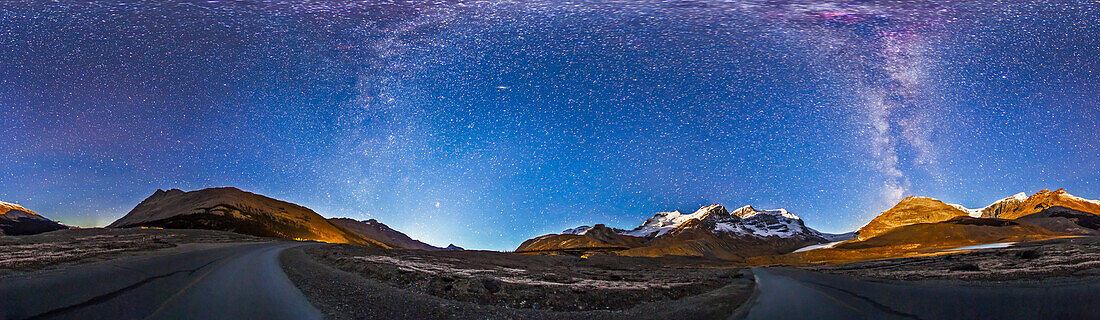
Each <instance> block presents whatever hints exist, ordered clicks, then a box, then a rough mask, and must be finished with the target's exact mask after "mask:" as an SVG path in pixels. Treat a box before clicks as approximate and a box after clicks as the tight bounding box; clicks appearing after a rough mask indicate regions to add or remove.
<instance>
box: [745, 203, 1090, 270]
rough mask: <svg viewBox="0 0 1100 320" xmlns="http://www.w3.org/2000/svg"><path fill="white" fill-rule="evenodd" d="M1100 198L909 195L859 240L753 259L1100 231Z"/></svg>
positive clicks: (897, 253) (885, 254) (849, 254)
mask: <svg viewBox="0 0 1100 320" xmlns="http://www.w3.org/2000/svg"><path fill="white" fill-rule="evenodd" d="M1097 204H1100V201H1096V200H1087V199H1083V198H1079V197H1076V196H1073V195H1071V194H1069V193H1067V192H1066V191H1065V190H1062V189H1059V190H1056V191H1050V190H1042V191H1039V192H1036V193H1035V194H1033V195H1031V196H1027V195H1026V194H1022V193H1021V194H1016V195H1014V196H1011V197H1008V198H1005V199H1002V200H999V201H996V202H994V203H992V204H990V205H988V206H986V207H984V208H978V209H968V208H966V207H963V206H959V205H954V204H947V203H944V202H942V201H940V200H937V199H933V198H928V197H907V198H905V199H903V200H901V202H899V203H898V204H897V205H895V206H894V207H892V208H890V209H889V210H886V211H883V212H882V213H881V214H879V215H878V216H877V217H875V218H874V219H872V220H871V222H869V223H867V225H865V226H863V227H862V228H860V229H859V231H858V232H857V233H858V238H857V239H854V240H849V241H844V242H835V243H829V244H826V245H822V246H818V247H816V248H814V250H799V251H798V252H794V253H791V254H787V255H781V256H773V257H755V258H754V259H750V263H754V264H772V263H780V264H803V263H845V262H853V261H861V260H873V259H884V258H898V257H910V256H924V255H938V254H943V253H947V252H952V250H956V248H962V247H968V246H973V245H982V244H992V243H1015V242H1022V241H1035V240H1043V239H1051V238H1059V237H1072V236H1090V235H1092V236H1095V235H1100V230H1098V229H1100V207H1097Z"/></svg>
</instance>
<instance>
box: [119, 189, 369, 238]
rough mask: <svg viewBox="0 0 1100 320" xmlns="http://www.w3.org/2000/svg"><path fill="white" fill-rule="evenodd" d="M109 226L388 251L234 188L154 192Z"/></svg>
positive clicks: (299, 210)
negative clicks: (214, 232)
mask: <svg viewBox="0 0 1100 320" xmlns="http://www.w3.org/2000/svg"><path fill="white" fill-rule="evenodd" d="M107 227H109V228H130V227H160V228H169V229H210V230H224V231H232V232H237V233H241V234H247V235H254V236H260V237H273V238H282V239H289V240H313V241H322V242H330V243H350V244H359V245H368V246H376V247H381V248H389V247H390V246H388V245H386V244H384V243H382V242H380V241H376V240H374V239H370V238H367V237H364V236H362V235H360V234H358V233H355V232H353V231H351V230H348V229H346V228H343V227H340V226H337V225H334V224H332V223H331V222H329V221H328V220H327V219H325V218H324V217H321V216H320V215H318V214H317V213H316V212H314V211H313V210H310V209H309V208H306V207H303V206H299V205H296V204H293V203H289V202H285V201H280V200H275V199H272V198H268V197H265V196H262V195H258V194H254V193H250V192H245V191H241V190H240V189H236V188H209V189H202V190H197V191H190V192H184V191H182V190H179V189H172V190H168V191H164V190H157V191H156V192H155V193H153V195H151V196H149V197H148V198H146V199H145V200H144V201H142V202H141V203H140V204H138V205H137V206H136V207H134V209H133V210H130V212H129V213H127V214H126V215H125V216H123V217H122V218H120V219H118V220H117V221H115V222H114V223H111V224H110V225H108V226H107Z"/></svg>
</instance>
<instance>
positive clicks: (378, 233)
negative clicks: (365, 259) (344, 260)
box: [328, 218, 461, 250]
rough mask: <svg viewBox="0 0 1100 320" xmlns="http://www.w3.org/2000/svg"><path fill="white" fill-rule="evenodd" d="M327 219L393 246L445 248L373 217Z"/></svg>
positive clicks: (425, 248)
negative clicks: (366, 218) (393, 227)
mask: <svg viewBox="0 0 1100 320" xmlns="http://www.w3.org/2000/svg"><path fill="white" fill-rule="evenodd" d="M328 221H329V222H332V223H333V224H335V225H338V226H341V227H344V228H345V229H348V230H351V231H354V232H355V233H358V234H359V235H362V236H364V237H367V238H371V239H374V240H378V241H379V242H382V243H385V244H386V245H388V246H390V247H393V248H403V249H420V250H446V249H445V248H440V247H435V246H432V245H429V244H427V243H423V242H420V241H418V240H415V239H413V238H410V237H409V236H408V235H405V234H404V233H401V232H400V231H397V230H394V229H392V228H390V227H389V226H387V225H385V224H383V223H381V222H378V220H374V219H368V220H363V221H359V220H355V219H350V218H332V219H328ZM451 246H454V245H451ZM455 248H457V247H455ZM460 249H461V248H460ZM452 250H453V249H452Z"/></svg>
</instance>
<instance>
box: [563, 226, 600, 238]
mask: <svg viewBox="0 0 1100 320" xmlns="http://www.w3.org/2000/svg"><path fill="white" fill-rule="evenodd" d="M589 229H592V226H580V227H576V228H572V229H565V230H563V231H562V232H561V234H575V235H582V236H583V235H584V234H585V233H587V232H588V230H589Z"/></svg>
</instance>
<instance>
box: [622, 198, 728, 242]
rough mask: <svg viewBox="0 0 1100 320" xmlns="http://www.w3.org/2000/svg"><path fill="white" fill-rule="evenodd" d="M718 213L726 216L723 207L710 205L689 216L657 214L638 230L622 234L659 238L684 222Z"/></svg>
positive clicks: (673, 212)
mask: <svg viewBox="0 0 1100 320" xmlns="http://www.w3.org/2000/svg"><path fill="white" fill-rule="evenodd" d="M719 212H721V213H725V214H728V212H726V208H725V207H723V206H721V205H717V204H712V205H709V206H705V207H702V208H699V210H696V211H695V212H693V213H691V214H684V213H682V212H680V211H669V212H658V213H657V214H655V215H653V217H652V218H649V219H648V220H646V221H645V223H643V224H642V225H641V226H639V227H638V228H635V229H634V230H631V231H628V232H625V233H623V234H624V235H628V236H635V237H648V238H652V237H659V236H661V235H664V234H665V233H668V232H670V231H673V230H676V229H677V228H679V227H680V226H681V225H683V224H684V223H685V222H688V221H691V220H695V219H699V220H702V219H703V218H706V217H707V216H710V215H712V214H714V213H719Z"/></svg>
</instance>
